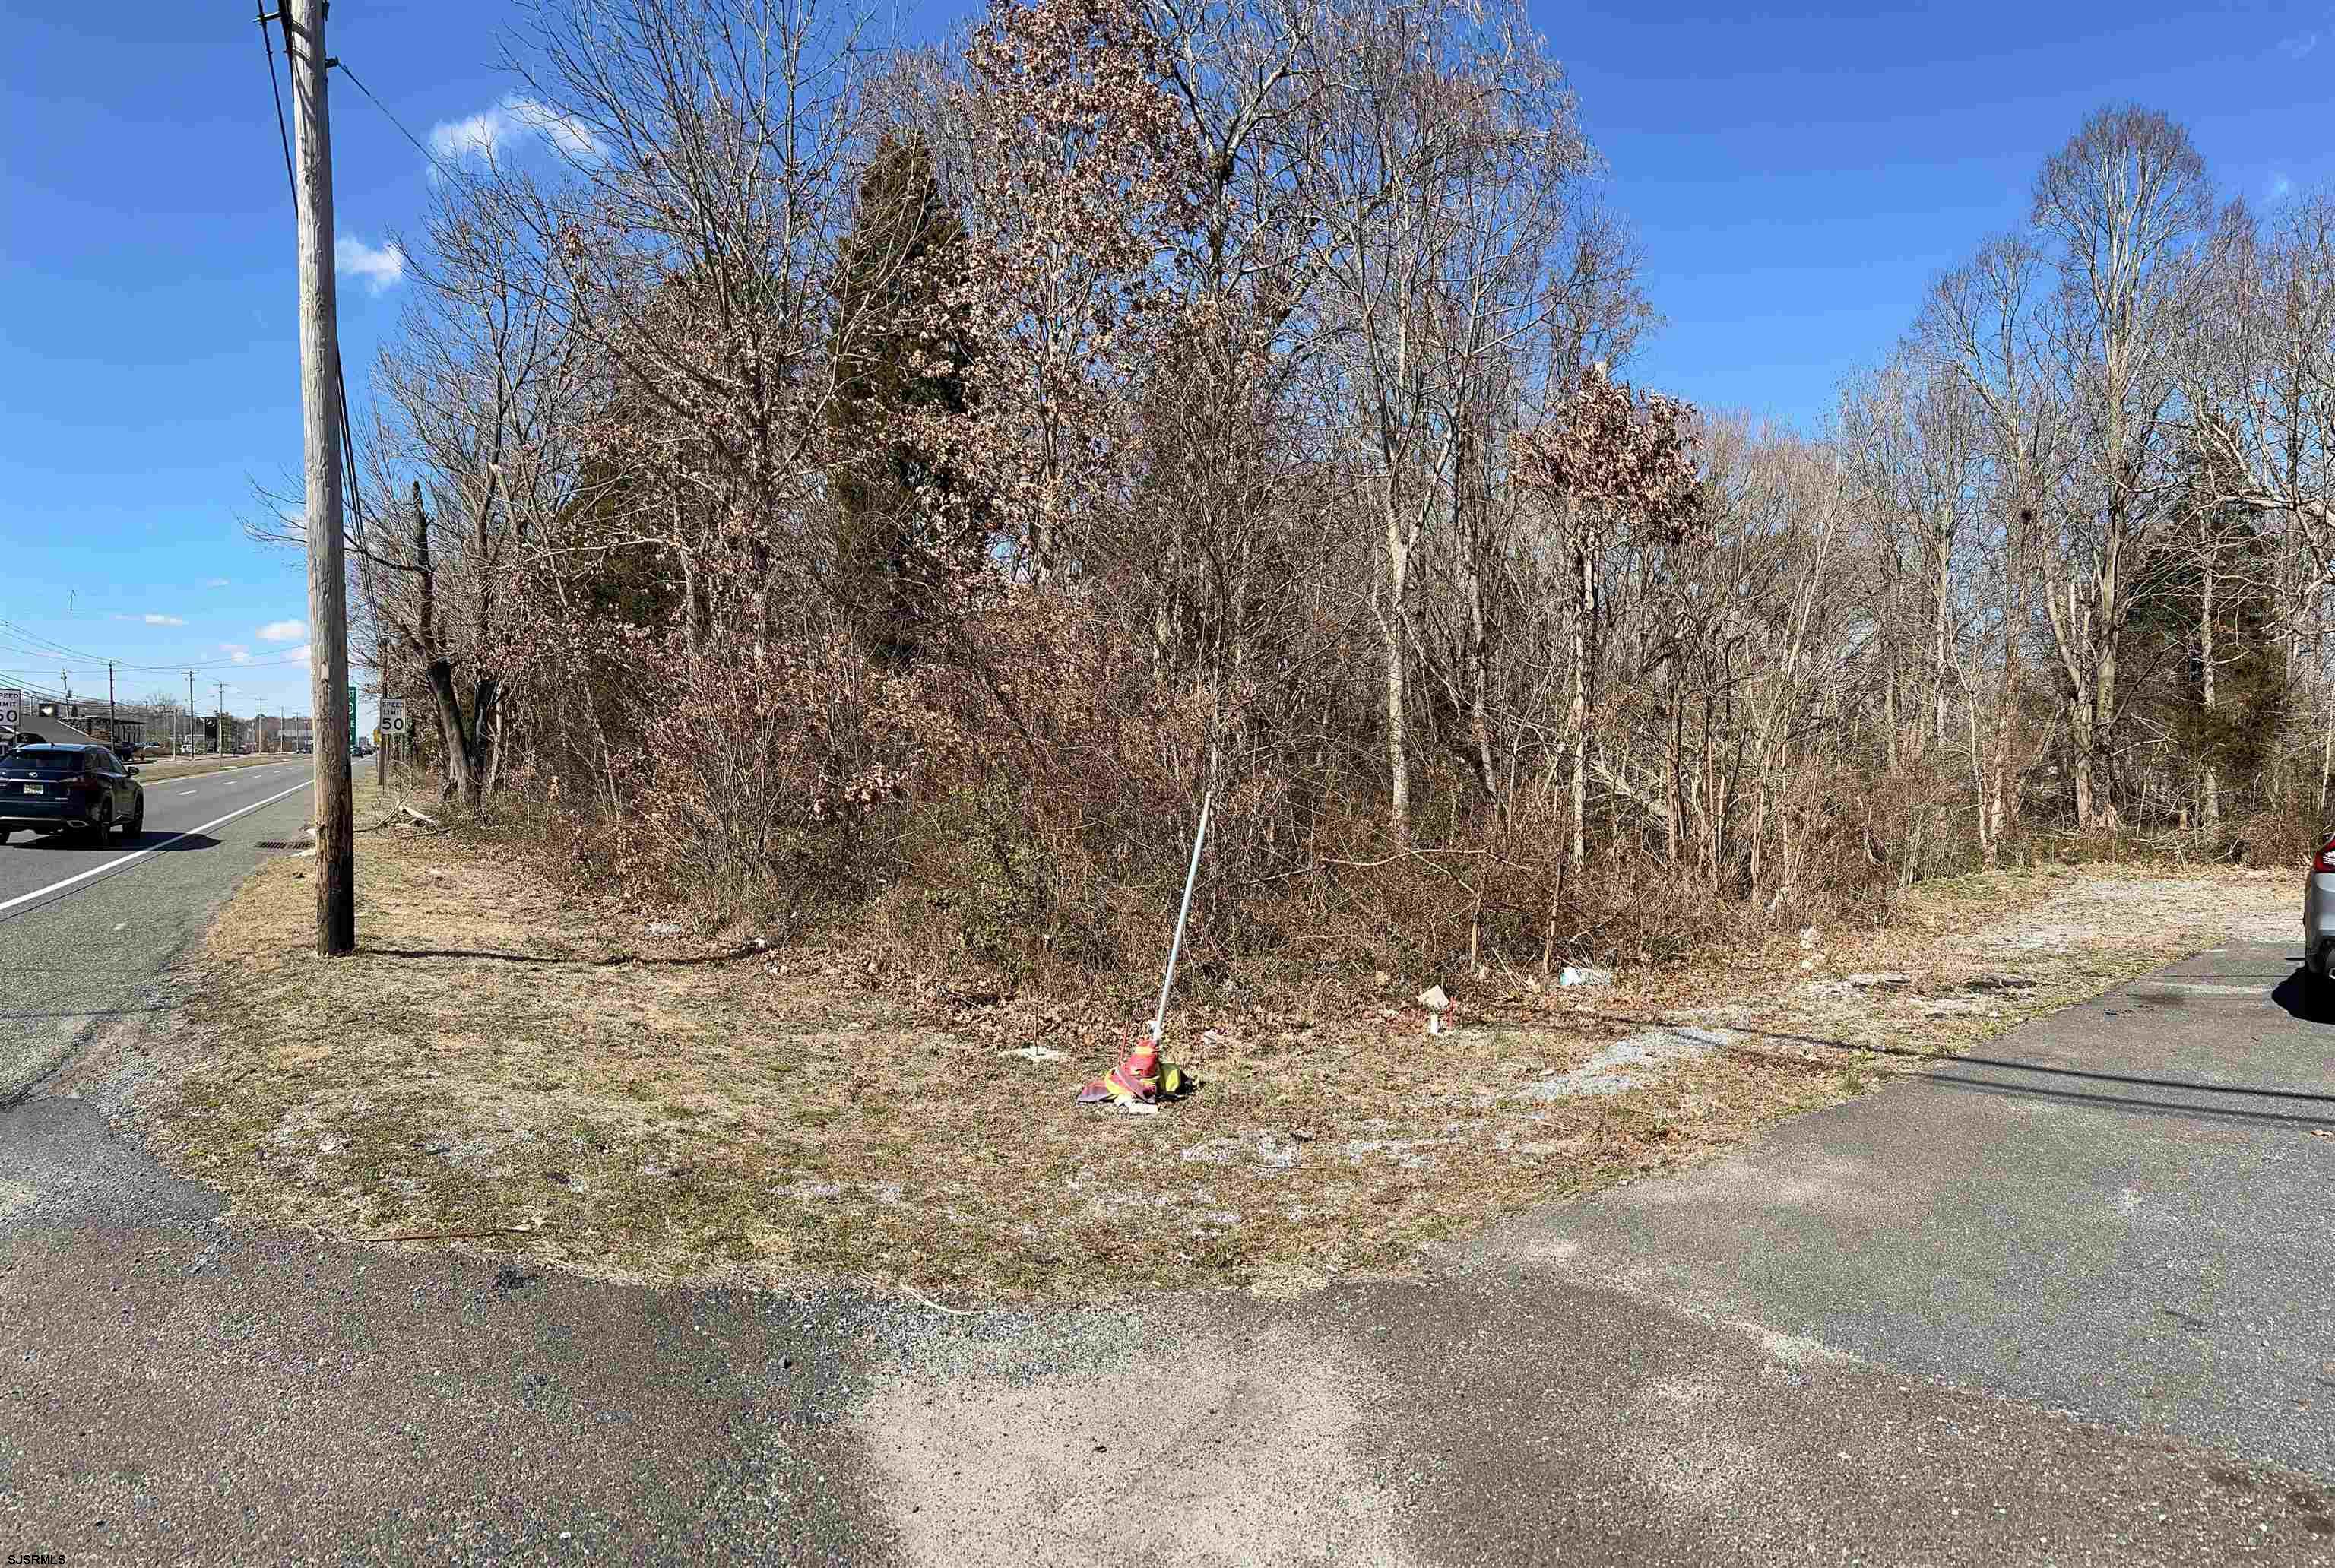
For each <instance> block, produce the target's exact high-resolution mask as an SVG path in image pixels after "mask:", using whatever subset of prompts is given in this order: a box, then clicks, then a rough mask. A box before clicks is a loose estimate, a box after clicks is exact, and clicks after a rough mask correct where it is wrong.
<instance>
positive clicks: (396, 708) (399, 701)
mask: <svg viewBox="0 0 2335 1568" xmlns="http://www.w3.org/2000/svg"><path fill="white" fill-rule="evenodd" d="M381 728H382V732H383V733H384V734H388V735H402V734H404V733H405V699H404V698H402V697H383V699H382V700H381Z"/></svg>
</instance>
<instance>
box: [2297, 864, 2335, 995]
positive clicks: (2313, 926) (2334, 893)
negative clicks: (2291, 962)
mask: <svg viewBox="0 0 2335 1568" xmlns="http://www.w3.org/2000/svg"><path fill="white" fill-rule="evenodd" d="M2302 967H2303V969H2304V970H2305V971H2306V972H2307V973H2311V974H2313V975H2315V976H2317V977H2318V978H2319V979H2320V980H2335V838H2330V839H2328V840H2327V841H2326V842H2325V843H2324V844H2322V845H2320V849H2319V853H2318V854H2316V855H2314V856H2312V857H2311V875H2310V876H2309V877H2307V878H2306V879H2305V880H2304V882H2303V884H2302Z"/></svg>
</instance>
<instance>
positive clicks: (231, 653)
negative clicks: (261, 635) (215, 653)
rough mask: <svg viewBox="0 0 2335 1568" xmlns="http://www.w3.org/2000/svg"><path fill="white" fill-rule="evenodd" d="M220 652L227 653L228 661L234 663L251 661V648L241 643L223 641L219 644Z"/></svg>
mask: <svg viewBox="0 0 2335 1568" xmlns="http://www.w3.org/2000/svg"><path fill="white" fill-rule="evenodd" d="M219 652H220V653H225V654H226V655H227V656H228V661H229V662H230V663H237V664H248V663H251V650H250V649H249V648H247V647H245V646H244V645H243V644H241V643H221V644H219Z"/></svg>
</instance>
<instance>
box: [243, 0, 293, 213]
mask: <svg viewBox="0 0 2335 1568" xmlns="http://www.w3.org/2000/svg"><path fill="white" fill-rule="evenodd" d="M252 20H253V21H255V22H257V23H258V24H259V43H260V46H261V47H262V48H264V49H266V51H267V91H268V92H270V93H272V94H274V95H275V98H276V141H277V142H278V143H280V144H281V145H282V147H283V149H284V188H285V189H286V190H288V191H290V192H291V193H292V205H293V207H294V208H298V207H299V205H300V182H299V181H298V180H297V179H294V178H293V175H292V132H291V131H289V130H288V129H287V128H286V125H285V123H284V84H283V83H282V82H278V81H277V80H276V40H274V39H273V38H270V37H269V36H268V35H267V24H268V21H269V17H268V15H267V11H266V7H265V5H264V4H263V5H262V7H261V10H260V12H259V14H258V15H257V16H255V17H253V18H252ZM285 63H286V65H289V64H290V63H291V62H290V61H288V60H287V61H286V62H285Z"/></svg>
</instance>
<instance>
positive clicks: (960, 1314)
mask: <svg viewBox="0 0 2335 1568" xmlns="http://www.w3.org/2000/svg"><path fill="white" fill-rule="evenodd" d="M900 1288H901V1289H902V1290H904V1291H906V1292H908V1294H909V1295H910V1296H912V1297H915V1299H916V1302H917V1303H918V1304H920V1305H922V1306H927V1307H930V1308H931V1309H932V1310H933V1311H935V1312H946V1313H947V1314H948V1315H949V1316H950V1317H952V1318H977V1317H979V1316H981V1313H980V1312H979V1311H978V1310H977V1309H974V1308H971V1307H945V1306H943V1305H941V1304H940V1303H939V1302H935V1301H929V1300H926V1299H925V1297H924V1296H922V1295H918V1294H917V1292H916V1286H914V1285H902V1286H901V1287H900Z"/></svg>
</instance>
